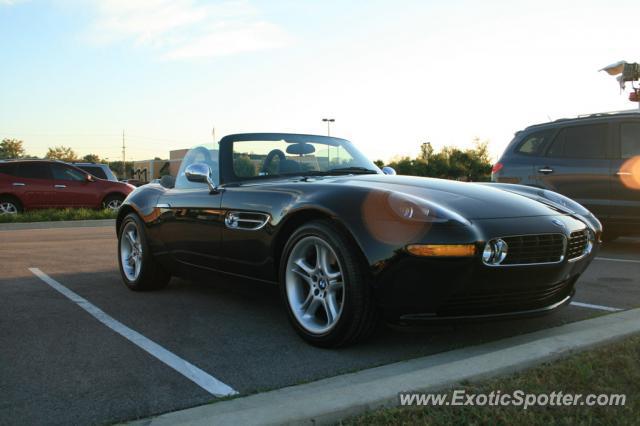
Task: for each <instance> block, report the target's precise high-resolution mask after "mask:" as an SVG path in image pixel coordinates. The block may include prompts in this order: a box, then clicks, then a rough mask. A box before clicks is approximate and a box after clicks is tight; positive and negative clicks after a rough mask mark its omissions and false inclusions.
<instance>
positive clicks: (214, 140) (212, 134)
mask: <svg viewBox="0 0 640 426" xmlns="http://www.w3.org/2000/svg"><path fill="white" fill-rule="evenodd" d="M211 137H212V138H213V147H214V148H215V147H216V128H215V126H214V127H212V128H211Z"/></svg>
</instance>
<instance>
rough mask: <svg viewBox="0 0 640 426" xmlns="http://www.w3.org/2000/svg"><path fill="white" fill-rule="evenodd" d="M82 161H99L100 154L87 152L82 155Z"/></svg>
mask: <svg viewBox="0 0 640 426" xmlns="http://www.w3.org/2000/svg"><path fill="white" fill-rule="evenodd" d="M82 160H83V161H86V162H87V163H101V162H102V160H100V156H98V154H87V155H85V156H84V157H82Z"/></svg>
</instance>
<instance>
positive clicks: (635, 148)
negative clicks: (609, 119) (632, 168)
mask: <svg viewBox="0 0 640 426" xmlns="http://www.w3.org/2000/svg"><path fill="white" fill-rule="evenodd" d="M620 154H621V156H622V158H631V157H635V156H636V155H640V123H622V124H621V125H620Z"/></svg>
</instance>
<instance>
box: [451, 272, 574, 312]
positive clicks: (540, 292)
mask: <svg viewBox="0 0 640 426" xmlns="http://www.w3.org/2000/svg"><path fill="white" fill-rule="evenodd" d="M574 282H575V280H567V281H562V282H560V283H556V284H553V285H549V286H542V287H533V288H532V287H528V288H527V287H523V286H519V285H517V284H516V283H514V286H512V287H510V288H493V289H476V290H474V291H468V292H465V293H462V294H458V295H455V296H453V297H452V298H451V299H449V300H448V301H447V302H445V303H444V304H443V305H442V306H441V307H440V308H439V309H438V315H443V316H449V315H472V314H486V313H500V312H515V311H526V310H532V309H540V308H543V307H545V306H549V305H552V304H553V303H556V302H558V301H560V300H562V299H564V298H565V297H567V296H569V295H570V294H571V293H572V291H573V283H574Z"/></svg>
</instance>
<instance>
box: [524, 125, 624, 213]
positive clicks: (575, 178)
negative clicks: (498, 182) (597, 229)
mask: <svg viewBox="0 0 640 426" xmlns="http://www.w3.org/2000/svg"><path fill="white" fill-rule="evenodd" d="M610 139H611V137H610V128H609V124H608V123H593V124H581V125H573V126H567V127H564V128H562V129H560V131H558V133H556V136H555V138H554V139H553V142H552V143H551V145H550V146H549V147H548V148H547V151H546V156H545V157H544V158H541V159H540V160H541V161H539V162H538V164H537V165H536V167H535V170H534V171H535V173H536V175H537V181H538V185H539V186H541V187H543V188H546V189H549V190H551V191H555V192H558V193H560V194H563V195H566V196H567V197H569V198H572V199H574V200H575V201H577V202H579V203H580V204H582V205H584V206H585V207H586V208H588V209H589V210H590V211H592V212H593V213H594V214H595V215H596V216H597V217H599V218H606V217H607V216H608V214H609V205H610V198H611V196H610V192H609V191H610V185H611V174H610V167H611V160H610V158H609V157H610V143H609V141H610Z"/></svg>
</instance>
